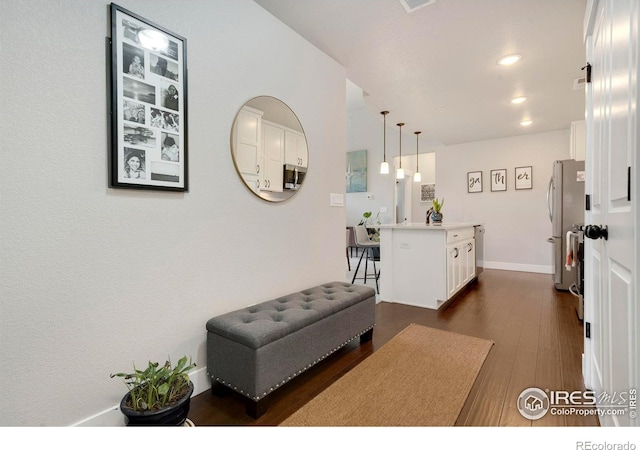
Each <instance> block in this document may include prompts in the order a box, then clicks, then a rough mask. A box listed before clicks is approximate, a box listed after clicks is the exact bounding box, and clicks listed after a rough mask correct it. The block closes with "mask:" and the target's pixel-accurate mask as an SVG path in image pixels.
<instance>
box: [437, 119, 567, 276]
mask: <svg viewBox="0 0 640 450" xmlns="http://www.w3.org/2000/svg"><path fill="white" fill-rule="evenodd" d="M561 159H569V130H560V131H554V132H548V133H538V134H529V135H525V136H519V137H509V138H503V139H494V140H487V141H479V142H471V143H466V144H459V145H451V146H447V147H446V148H443V149H440V150H437V151H436V194H437V196H438V197H444V198H445V205H444V208H443V210H442V212H443V214H444V220H445V221H451V222H471V221H479V222H482V223H484V224H485V230H486V232H485V239H484V261H485V267H486V268H497V269H507V270H522V271H529V272H542V273H551V270H552V265H553V262H552V256H551V244H549V243H547V239H548V238H549V237H550V236H551V223H550V222H549V216H548V213H547V198H546V195H547V186H548V183H549V178H550V177H551V174H552V170H553V161H555V160H561ZM520 166H532V167H533V169H532V170H533V189H531V190H515V189H514V171H515V168H516V167H520ZM492 169H507V190H506V191H505V192H491V188H490V179H489V178H490V171H491V170H492ZM475 171H482V175H483V192H482V193H474V194H470V193H467V184H466V180H467V172H475Z"/></svg>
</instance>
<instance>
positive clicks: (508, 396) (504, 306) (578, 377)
mask: <svg viewBox="0 0 640 450" xmlns="http://www.w3.org/2000/svg"><path fill="white" fill-rule="evenodd" d="M576 303H577V302H576V299H575V297H573V296H572V295H571V294H569V293H564V292H558V291H556V290H555V289H554V288H553V284H552V281H551V276H550V275H543V274H533V273H525V272H510V271H501V270H485V271H484V272H482V274H480V276H479V277H478V282H477V283H474V284H473V285H471V286H470V287H469V288H467V290H466V291H465V292H464V293H463V294H462V295H460V296H459V297H458V298H456V299H455V300H454V301H452V302H451V303H450V304H449V305H448V306H446V305H445V306H446V307H445V309H440V310H438V311H433V310H428V309H423V308H416V307H411V306H405V305H400V304H394V303H386V302H382V303H379V304H378V305H377V306H376V327H375V331H374V334H373V340H372V341H371V342H369V343H366V344H363V345H358V343H357V340H356V341H354V343H352V344H350V345H348V346H347V347H345V348H344V349H342V350H340V351H338V352H336V353H335V354H334V355H332V356H330V357H329V358H327V359H326V360H325V361H323V362H322V363H320V364H318V365H317V366H315V367H313V368H312V369H310V370H308V371H307V372H305V373H303V374H301V375H300V376H298V377H297V378H295V379H294V380H292V381H291V382H289V383H287V384H286V385H284V386H283V387H282V388H280V389H278V390H277V391H275V392H274V393H273V394H272V395H271V399H270V405H269V409H268V411H267V412H266V413H265V414H264V415H263V416H262V417H260V418H259V419H258V420H254V419H252V418H250V417H249V416H247V415H246V414H245V408H244V402H243V399H242V398H240V396H238V395H236V394H235V393H229V394H228V395H227V396H224V397H222V398H220V397H216V396H213V395H212V394H211V392H210V391H206V392H204V393H202V394H200V395H197V396H195V397H194V398H193V399H192V400H191V410H190V413H189V418H190V419H191V420H192V421H193V422H194V423H195V424H196V425H197V426H207V425H227V426H228V425H278V424H279V423H281V422H282V421H283V420H284V419H286V418H287V417H288V416H289V415H291V414H292V413H293V412H295V411H296V410H297V409H299V408H300V407H301V406H303V405H304V404H305V403H307V402H308V401H309V400H310V399H311V398H313V397H314V396H316V395H317V394H318V393H319V392H321V391H323V390H324V389H325V388H326V387H327V386H329V385H331V383H333V382H334V381H336V380H337V379H338V378H340V377H341V376H342V375H344V374H345V373H346V372H348V371H349V370H350V369H351V368H353V367H354V366H355V365H357V364H358V363H359V362H361V361H362V360H363V359H365V358H366V357H368V356H369V355H371V354H372V353H373V352H375V351H376V350H377V349H379V348H380V347H381V346H382V345H384V344H385V343H386V342H387V341H389V340H390V339H391V338H392V337H393V336H395V335H396V334H397V333H399V332H400V331H401V330H403V329H404V328H405V327H406V326H407V325H409V324H410V323H417V324H421V325H426V326H430V327H434V328H440V329H443V330H449V331H454V332H458V333H461V334H466V335H470V336H477V337H480V338H485V339H490V340H492V341H494V342H495V345H494V346H493V348H492V350H491V352H490V353H489V356H488V358H487V360H486V361H485V363H484V365H483V367H482V370H481V371H480V374H479V375H478V378H477V379H476V382H475V384H474V386H473V388H472V390H471V393H470V394H469V397H468V398H467V401H466V403H465V404H464V407H463V409H462V411H461V413H460V416H459V417H458V420H457V422H456V425H459V426H598V420H597V418H595V417H581V416H553V415H551V414H547V415H546V416H545V417H543V418H542V419H539V420H536V421H531V420H527V419H525V418H523V417H522V416H521V415H520V413H519V412H518V410H517V409H516V400H517V398H518V396H519V395H520V393H521V392H522V390H523V389H525V388H528V387H532V386H535V387H538V388H541V389H550V390H570V391H573V390H584V388H585V387H584V384H583V382H582V374H581V372H582V368H581V358H582V348H583V342H582V333H583V330H582V327H583V326H582V323H581V322H580V320H579V319H578V317H577V315H576V311H575V306H576Z"/></svg>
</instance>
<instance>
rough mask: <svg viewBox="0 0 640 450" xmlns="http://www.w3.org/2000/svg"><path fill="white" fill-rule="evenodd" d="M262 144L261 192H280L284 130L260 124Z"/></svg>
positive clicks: (270, 124) (265, 122)
mask: <svg viewBox="0 0 640 450" xmlns="http://www.w3.org/2000/svg"><path fill="white" fill-rule="evenodd" d="M262 144H263V155H262V158H263V159H264V164H263V167H264V171H263V172H262V176H261V178H260V179H261V183H262V190H264V191H268V192H282V183H283V182H282V159H283V154H284V129H282V128H281V127H279V126H278V125H277V124H273V123H270V122H267V121H263V122H262Z"/></svg>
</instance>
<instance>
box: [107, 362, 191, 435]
mask: <svg viewBox="0 0 640 450" xmlns="http://www.w3.org/2000/svg"><path fill="white" fill-rule="evenodd" d="M195 366H196V365H195V363H192V362H191V359H189V364H187V357H186V356H183V357H182V358H180V360H179V361H178V363H177V364H176V365H175V366H172V365H171V361H166V362H165V363H164V365H163V366H160V364H159V363H157V362H151V361H149V365H148V366H147V368H146V369H145V370H139V369H136V367H135V364H134V366H133V373H115V374H111V375H110V376H111V378H114V377H121V378H123V379H124V383H125V384H126V385H127V388H128V389H129V392H127V394H126V395H125V396H124V397H123V398H122V401H121V402H120V411H122V414H124V415H125V418H126V423H127V425H128V426H142V425H176V426H181V425H183V424H184V423H185V421H186V420H187V414H188V413H189V403H190V400H191V394H193V383H192V382H191V380H189V374H188V372H189V370H191V369H193V368H194V367H195Z"/></svg>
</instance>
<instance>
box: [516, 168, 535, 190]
mask: <svg viewBox="0 0 640 450" xmlns="http://www.w3.org/2000/svg"><path fill="white" fill-rule="evenodd" d="M516 189H533V174H532V169H531V166H526V167H516Z"/></svg>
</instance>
